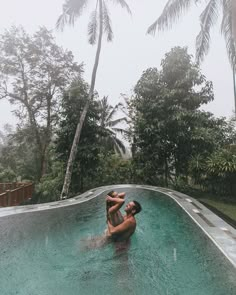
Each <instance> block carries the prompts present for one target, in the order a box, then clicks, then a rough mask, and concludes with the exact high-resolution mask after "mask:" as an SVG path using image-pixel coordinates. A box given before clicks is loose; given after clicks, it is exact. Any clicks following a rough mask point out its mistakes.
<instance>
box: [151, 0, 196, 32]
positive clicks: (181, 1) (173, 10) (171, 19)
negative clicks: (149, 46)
mask: <svg viewBox="0 0 236 295" xmlns="http://www.w3.org/2000/svg"><path fill="white" fill-rule="evenodd" d="M194 2H196V1H195V0H169V1H168V2H167V3H166V5H165V7H164V9H163V11H162V14H161V15H160V17H159V18H158V19H157V20H156V21H155V22H154V23H153V24H152V25H151V26H150V27H149V28H148V30H147V34H152V35H155V33H156V29H157V27H158V29H159V30H165V29H170V28H171V27H172V25H173V24H174V23H175V22H176V21H177V20H179V18H180V16H181V15H182V14H183V12H185V11H186V10H188V9H189V8H190V6H191V4H192V3H194Z"/></svg>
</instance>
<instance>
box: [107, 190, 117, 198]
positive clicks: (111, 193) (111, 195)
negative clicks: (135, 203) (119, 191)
mask: <svg viewBox="0 0 236 295" xmlns="http://www.w3.org/2000/svg"><path fill="white" fill-rule="evenodd" d="M114 193H115V192H114V191H110V192H109V193H108V194H107V195H108V196H110V197H112V198H114V197H115V196H114Z"/></svg>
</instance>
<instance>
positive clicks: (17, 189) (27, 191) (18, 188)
mask: <svg viewBox="0 0 236 295" xmlns="http://www.w3.org/2000/svg"><path fill="white" fill-rule="evenodd" d="M32 194H33V184H32V183H22V182H15V183H0V207H8V206H17V205H20V204H21V203H22V202H24V201H26V200H29V199H31V198H32Z"/></svg>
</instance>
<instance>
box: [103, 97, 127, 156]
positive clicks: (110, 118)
mask: <svg viewBox="0 0 236 295" xmlns="http://www.w3.org/2000/svg"><path fill="white" fill-rule="evenodd" d="M99 103H100V109H101V117H100V126H101V128H102V133H103V134H104V136H103V137H102V138H101V140H102V142H103V144H104V145H105V147H107V148H108V149H110V148H113V149H114V150H115V152H117V153H118V154H120V155H122V153H125V151H126V148H125V146H124V144H123V142H122V141H121V140H120V139H119V138H117V133H120V134H122V135H123V134H126V130H124V129H123V128H121V127H118V126H117V125H118V124H120V123H123V122H126V123H127V118H126V117H121V118H118V119H115V116H116V115H117V111H118V110H120V109H121V108H122V107H123V105H122V104H121V103H118V104H117V105H115V106H114V107H113V106H111V105H110V104H109V103H108V97H107V96H104V97H103V99H102V100H101V101H100V102H99Z"/></svg>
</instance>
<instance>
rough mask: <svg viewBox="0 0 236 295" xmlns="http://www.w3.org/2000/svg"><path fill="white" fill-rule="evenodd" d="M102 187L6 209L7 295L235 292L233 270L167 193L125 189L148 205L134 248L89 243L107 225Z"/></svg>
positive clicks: (1, 222)
mask: <svg viewBox="0 0 236 295" xmlns="http://www.w3.org/2000/svg"><path fill="white" fill-rule="evenodd" d="M104 190H105V189H103V188H101V189H100V190H94V191H92V192H90V193H88V194H84V198H82V197H83V196H82V197H81V198H82V202H81V201H80V197H78V199H79V200H76V199H74V200H67V201H65V202H57V203H52V204H50V205H48V204H45V205H41V206H38V207H37V206H36V207H35V206H25V207H24V208H22V209H21V208H20V209H18V208H15V209H8V208H6V209H1V210H0V211H1V212H0V215H2V217H1V218H0V239H1V242H0V255H1V256H0V257H1V262H0V274H1V275H0V286H1V294H2V295H11V294H22V295H34V294H35V295H36V294H37V295H41V294H42V295H49V294H50V295H53V294H55V295H60V294H67V295H74V294H85V295H87V294H88V295H92V294H102V295H103V294H104V295H106V294H110V295H111V294H114V295H116V294H119V295H120V294H137V295H139V294H140V295H141V294H159V295H167V294H168V295H177V294H181V295H185V294H186V295H190V294H191V295H195V294H196V295H211V294H212V295H213V294H214V295H223V294H227V295H233V294H234V295H235V294H236V282H235V281H236V280H235V278H236V269H235V267H234V266H233V265H232V264H231V263H230V262H229V260H228V259H227V258H226V257H225V256H224V255H223V254H222V253H221V252H220V250H219V249H218V248H217V247H216V246H215V245H214V244H213V242H212V241H211V240H210V239H209V237H208V236H207V235H206V234H205V233H204V232H203V231H202V230H201V228H200V227H198V226H197V225H196V224H195V222H194V221H193V220H192V219H191V218H190V216H189V215H188V214H186V213H185V212H184V210H183V209H182V208H181V207H180V206H179V205H178V204H177V203H176V202H175V201H174V200H173V199H171V198H170V197H168V196H167V195H166V194H163V193H161V192H157V191H152V190H147V189H141V188H129V187H128V186H125V189H124V188H123V189H122V188H121V189H119V191H124V190H125V191H126V192H127V200H133V199H135V200H137V201H139V202H140V203H141V204H142V207H143V211H142V212H141V213H140V214H138V215H137V229H136V232H135V234H134V235H133V237H132V239H131V243H130V245H129V247H127V249H120V248H119V247H117V246H115V245H113V244H107V245H104V246H103V247H98V248H94V249H87V248H86V247H84V244H86V243H87V241H88V242H90V239H91V238H92V237H95V236H101V235H102V234H103V232H104V229H105V227H106V223H105V202H104V200H105V193H104ZM94 195H98V196H96V197H93V196H94ZM86 199H89V200H88V201H86ZM70 202H71V204H73V205H70ZM76 202H77V203H76ZM42 208H43V209H44V210H41V209H42ZM12 210H13V211H12ZM18 210H22V211H21V212H22V213H20V214H15V213H18V212H20V211H18ZM27 210H28V211H29V212H28V213H27V212H26V211H27ZM3 215H5V216H3Z"/></svg>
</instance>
